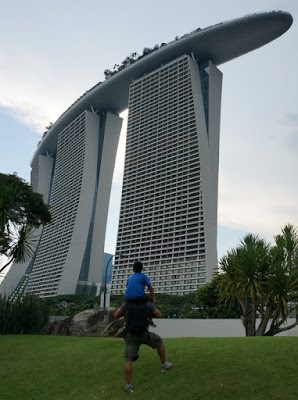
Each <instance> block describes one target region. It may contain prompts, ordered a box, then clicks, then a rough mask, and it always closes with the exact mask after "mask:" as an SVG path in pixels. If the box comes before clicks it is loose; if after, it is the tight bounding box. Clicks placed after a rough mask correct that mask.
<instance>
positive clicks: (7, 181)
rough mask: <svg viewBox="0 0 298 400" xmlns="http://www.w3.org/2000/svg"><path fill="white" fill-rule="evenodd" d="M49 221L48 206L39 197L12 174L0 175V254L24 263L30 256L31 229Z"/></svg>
mask: <svg viewBox="0 0 298 400" xmlns="http://www.w3.org/2000/svg"><path fill="white" fill-rule="evenodd" d="M50 221H51V214H50V211H49V206H47V205H45V203H44V201H43V198H42V196H41V195H40V194H39V193H35V192H33V190H32V188H31V186H30V185H28V184H27V183H26V182H25V181H24V180H23V179H21V178H19V177H18V176H17V175H16V174H12V175H5V174H0V254H2V255H5V256H7V257H8V262H7V263H6V264H5V265H4V266H3V267H2V268H1V269H0V272H2V271H3V270H4V269H5V268H6V267H7V266H8V265H9V264H10V263H11V262H12V261H16V262H25V261H27V260H28V259H29V258H30V257H32V255H33V251H34V246H35V244H36V237H35V235H34V230H35V228H38V227H39V226H40V225H42V224H47V223H49V222H50Z"/></svg>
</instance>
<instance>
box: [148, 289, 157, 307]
mask: <svg viewBox="0 0 298 400" xmlns="http://www.w3.org/2000/svg"><path fill="white" fill-rule="evenodd" d="M147 287H148V289H149V292H150V294H151V296H152V299H153V304H155V303H156V299H155V296H154V290H153V287H152V285H148V286H147Z"/></svg>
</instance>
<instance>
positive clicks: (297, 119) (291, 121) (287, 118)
mask: <svg viewBox="0 0 298 400" xmlns="http://www.w3.org/2000/svg"><path fill="white" fill-rule="evenodd" d="M280 122H281V123H282V124H286V125H290V126H297V127H298V113H294V112H287V113H285V114H284V116H283V117H282V119H281V121H280Z"/></svg>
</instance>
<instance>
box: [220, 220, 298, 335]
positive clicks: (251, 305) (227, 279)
mask: <svg viewBox="0 0 298 400" xmlns="http://www.w3.org/2000/svg"><path fill="white" fill-rule="evenodd" d="M297 260H298V234H297V229H296V228H294V227H293V226H292V225H286V226H285V227H284V228H283V229H282V234H281V235H278V236H276V237H275V245H273V246H270V245H268V244H267V243H266V242H265V241H264V240H262V239H260V238H259V237H258V236H255V235H252V234H248V235H246V236H245V237H244V239H243V240H242V241H241V244H240V246H238V247H237V248H236V249H232V250H231V251H229V252H228V253H227V254H226V255H225V256H224V257H223V258H222V259H221V261H220V265H221V274H220V275H219V277H218V279H219V287H220V293H221V298H222V300H225V301H226V302H228V303H230V304H233V303H234V302H235V300H236V301H237V302H238V303H239V304H240V306H241V309H242V316H243V323H244V326H245V329H246V335H247V336H262V335H268V336H269V335H270V336H271V335H275V334H277V333H279V332H282V331H284V330H287V329H290V328H291V327H293V326H295V325H297V324H298V317H296V323H295V324H294V325H291V326H288V327H285V328H281V325H282V324H283V323H285V322H286V319H287V318H288V317H289V316H290V315H291V313H296V316H297V314H298V262H297ZM269 321H270V326H269V329H268V330H267V325H268V324H269ZM256 324H258V326H256ZM266 330H267V331H266Z"/></svg>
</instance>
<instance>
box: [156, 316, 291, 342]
mask: <svg viewBox="0 0 298 400" xmlns="http://www.w3.org/2000/svg"><path fill="white" fill-rule="evenodd" d="M154 322H155V324H156V325H157V326H156V328H150V331H152V332H155V333H157V334H158V335H160V336H161V337H162V338H179V337H241V336H245V330H244V327H243V325H242V322H241V320H240V319H163V318H161V319H154ZM294 322H295V319H294V318H291V319H288V324H287V325H291V324H292V323H294ZM277 336H298V326H296V327H295V328H293V329H291V330H290V331H285V332H282V333H280V334H278V335H277Z"/></svg>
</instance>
